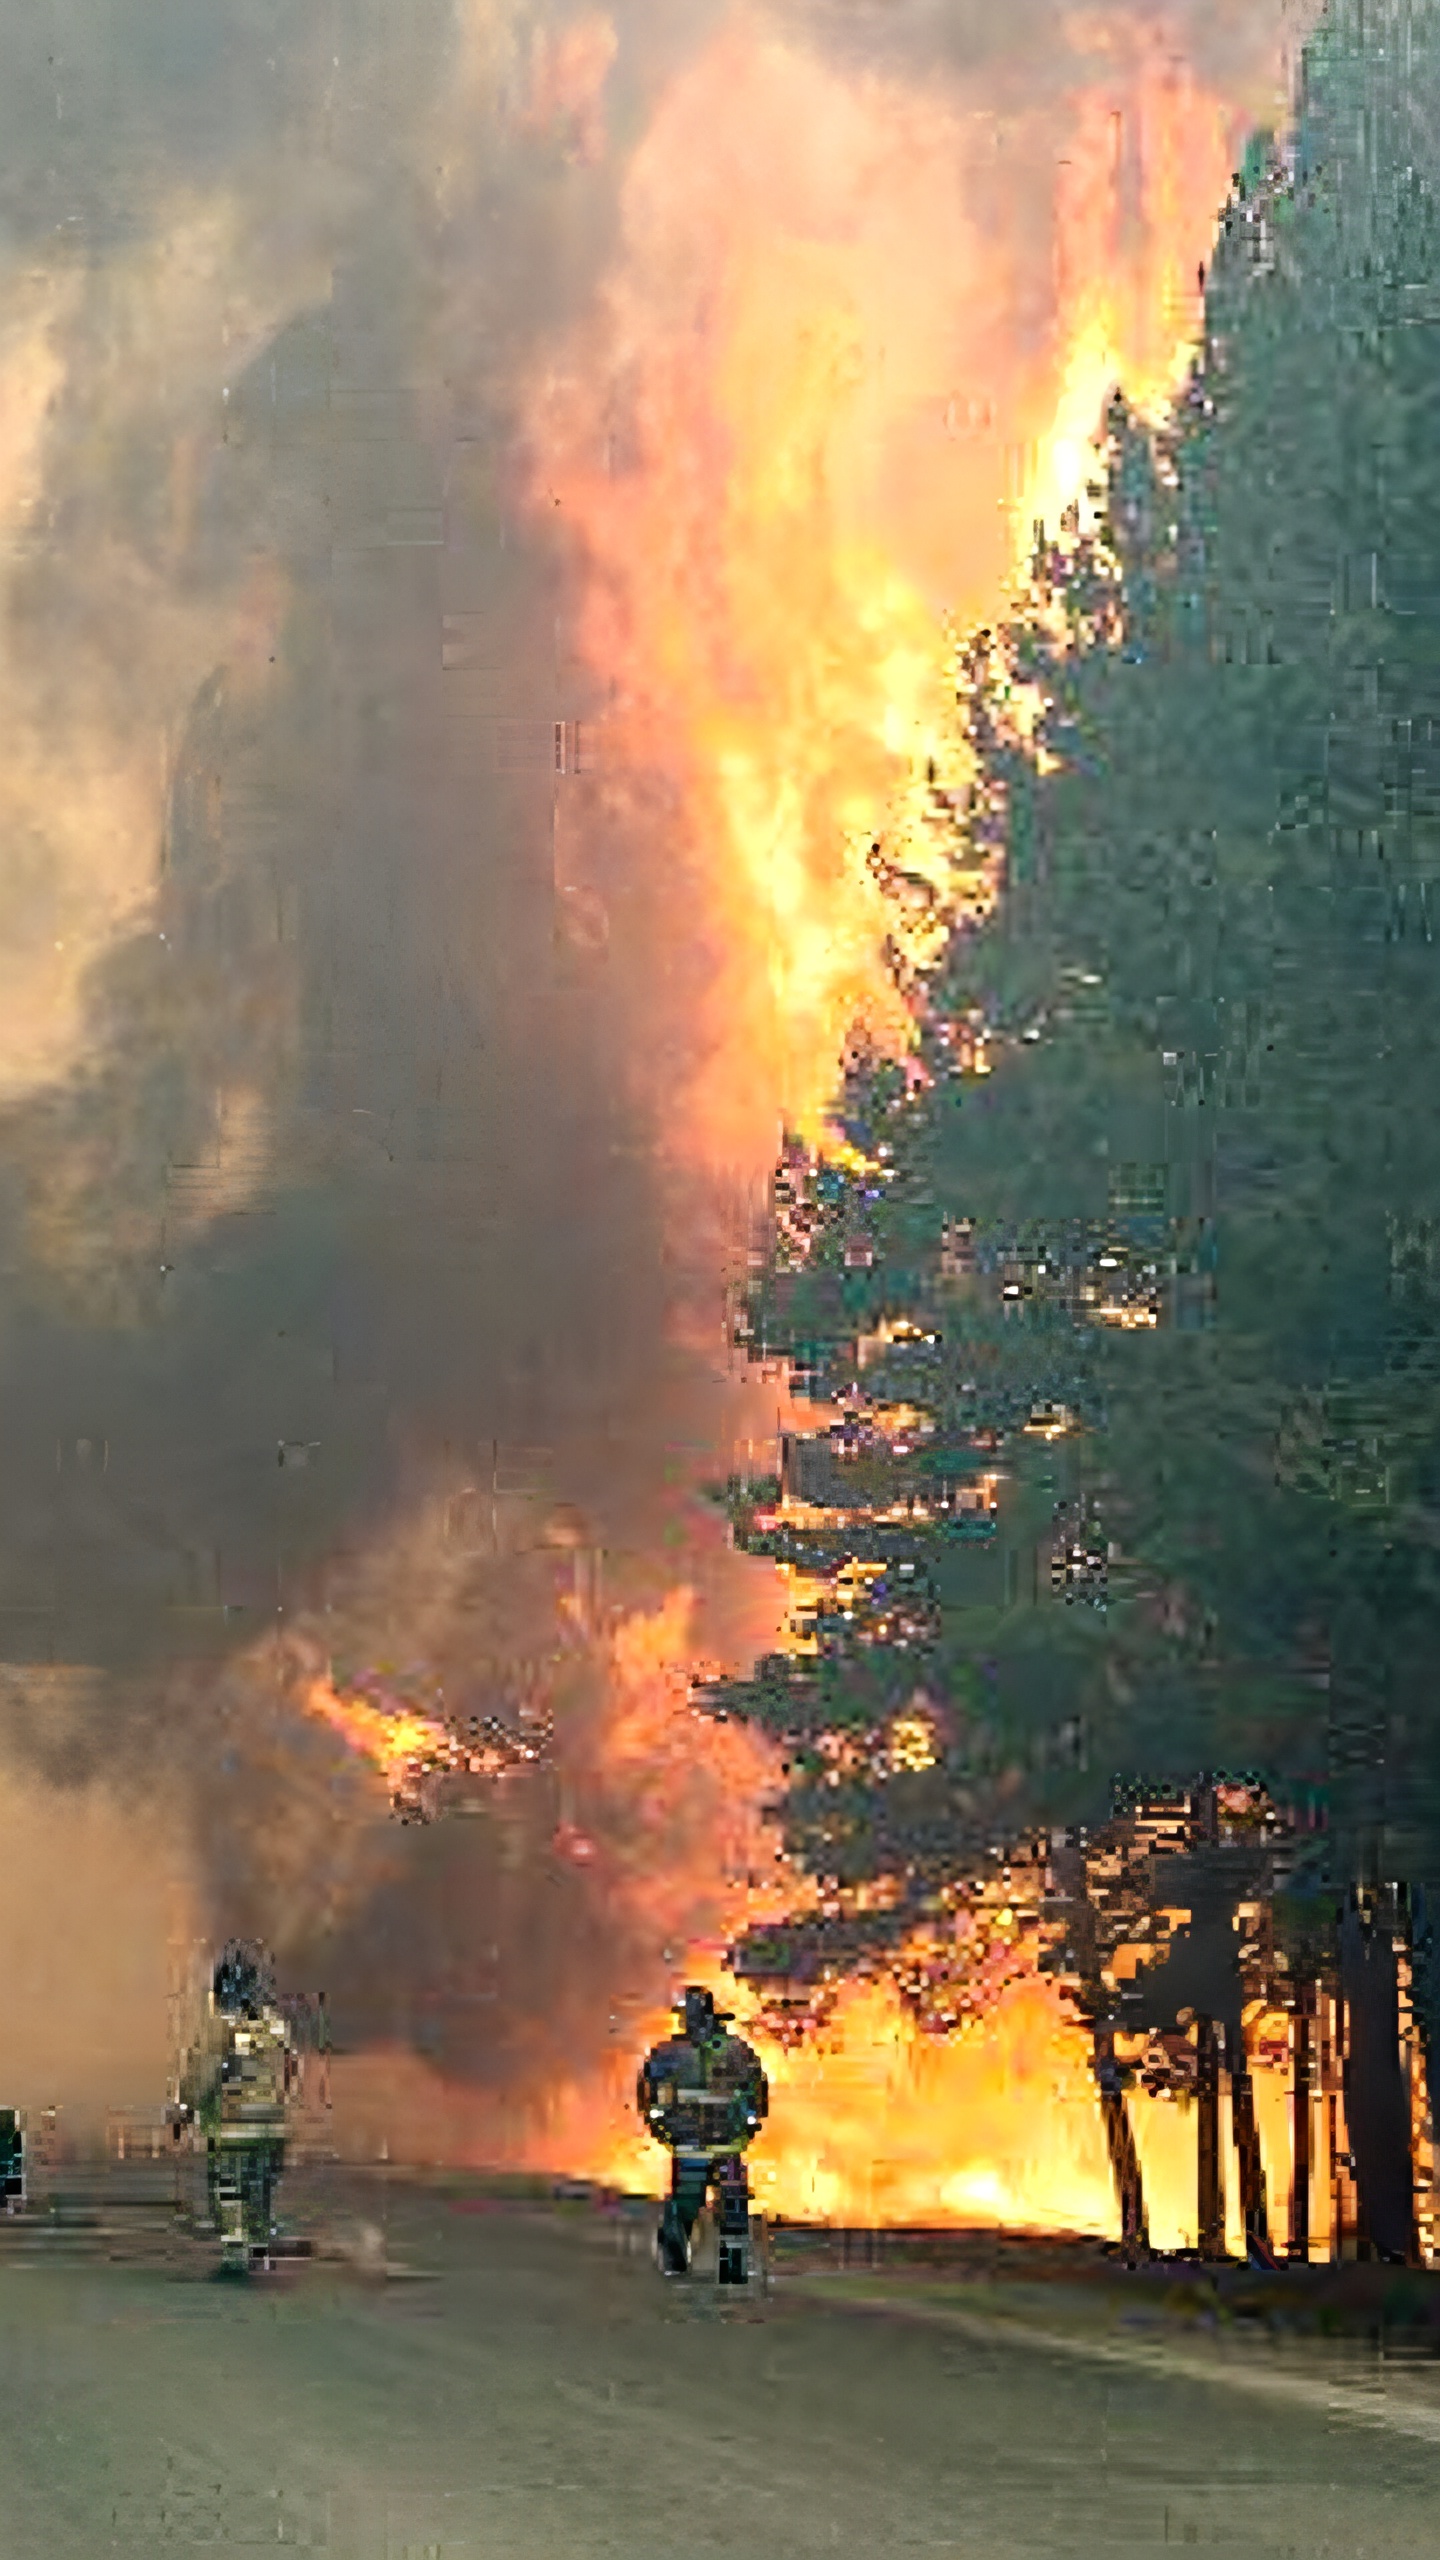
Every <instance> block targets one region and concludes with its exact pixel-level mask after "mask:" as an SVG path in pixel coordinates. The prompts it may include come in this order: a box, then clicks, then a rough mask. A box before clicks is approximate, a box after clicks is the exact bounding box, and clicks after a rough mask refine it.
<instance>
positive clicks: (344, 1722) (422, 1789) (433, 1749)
mask: <svg viewBox="0 0 1440 2560" xmlns="http://www.w3.org/2000/svg"><path fill="white" fill-rule="evenodd" d="M299 1697H300V1702H301V1704H302V1706H303V1707H304V1709H305V1711H306V1713H307V1714H308V1715H312V1716H314V1717H316V1718H317V1719H318V1720H319V1722H321V1723H322V1724H328V1725H329V1726H330V1727H331V1729H332V1731H333V1732H335V1733H338V1734H339V1736H340V1738H341V1740H342V1742H345V1743H347V1744H348V1745H349V1747H350V1749H351V1750H352V1751H354V1752H356V1753H358V1754H359V1756H360V1757H361V1758H362V1759H364V1760H368V1761H369V1763H370V1765H371V1767H372V1768H373V1769H375V1770H376V1771H377V1772H378V1773H379V1775H380V1777H381V1779H382V1780H383V1782H384V1784H385V1787H386V1789H387V1791H388V1794H389V1797H390V1801H391V1804H392V1805H393V1806H394V1808H395V1810H396V1811H397V1812H399V1813H404V1814H407V1815H411V1816H414V1815H419V1814H423V1813H424V1812H425V1811H426V1810H427V1792H426V1791H427V1785H428V1783H429V1782H431V1781H433V1780H434V1779H436V1778H439V1777H441V1776H443V1775H444V1774H446V1773H447V1772H456V1773H464V1774H465V1775H468V1776H473V1777H482V1778H499V1777H502V1776H503V1775H504V1774H505V1773H506V1771H507V1770H508V1769H510V1768H513V1767H514V1766H515V1765H516V1763H517V1761H519V1760H522V1759H530V1758H533V1757H534V1749H533V1746H532V1745H530V1744H528V1743H525V1742H522V1741H513V1740H501V1739H499V1738H497V1739H493V1740H491V1739H486V1740H485V1741H483V1742H468V1743H467V1742H465V1741H463V1740H462V1739H461V1737H460V1736H459V1735H458V1734H457V1733H454V1732H453V1731H452V1730H451V1728H450V1727H449V1726H448V1725H447V1724H444V1723H442V1721H441V1720H440V1718H439V1717H438V1716H429V1715H426V1714H424V1713H423V1712H422V1710H421V1709H420V1708H418V1707H411V1706H406V1705H404V1704H401V1703H400V1702H398V1701H397V1702H394V1703H385V1704H380V1703H377V1701H376V1700H375V1699H374V1698H370V1697H366V1696H365V1695H364V1694H363V1693H362V1692H360V1691H357V1690H350V1689H341V1688H337V1686H336V1684H335V1682H334V1680H333V1679H332V1678H331V1677H330V1676H329V1675H328V1674H320V1675H316V1676H314V1677H312V1678H310V1679H307V1680H305V1681H303V1682H302V1684H301V1686H300V1689H299Z"/></svg>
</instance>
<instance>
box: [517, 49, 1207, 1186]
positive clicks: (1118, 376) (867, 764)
mask: <svg viewBox="0 0 1440 2560" xmlns="http://www.w3.org/2000/svg"><path fill="white" fill-rule="evenodd" d="M1077 34H1078V35H1083V39H1084V44H1085V48H1086V55H1087V58H1088V60H1089V62H1090V63H1092V64H1094V65H1096V66H1097V67H1098V68H1099V69H1100V71H1101V74H1102V77H1101V78H1100V80H1099V81H1097V82H1094V83H1092V85H1090V86H1089V87H1086V88H1083V89H1081V90H1080V91H1079V92H1078V93H1077V94H1076V95H1075V96H1074V97H1073V99H1072V101H1071V111H1070V127H1069V139H1068V147H1067V149H1066V152H1065V156H1064V159H1063V161H1062V162H1061V165H1060V166H1059V168H1058V169H1057V172H1056V175H1055V179H1054V188H1053V230H1054V237H1055V242H1056V265H1057V270H1058V285H1059V296H1058V307H1057V308H1056V310H1055V312H1054V314H1053V320H1052V325H1051V328H1050V331H1049V333H1048V337H1047V338H1046V339H1044V340H1043V341H1042V342H1041V343H1039V344H1038V345H1037V346H1034V347H1030V348H1027V347H1026V346H1025V344H1024V341H1023V333H1022V331H1021V328H1020V326H1019V321H1018V314H1017V304H1018V302H1019V300H1020V297H1021V292H1022V284H1023V278H1022V277H1021V274H1020V271H1019V263H1017V261H1018V253H1012V252H1011V251H1009V250H1005V249H1001V248H1000V247H998V246H997V244H996V241H995V240H994V239H993V238H991V237H989V236H987V230H986V223H985V215H986V207H985V193H984V182H983V180H982V177H981V175H980V173H978V172H977V170H976V168H975V153H976V144H975V134H976V131H977V128H978V126H979V124H980V121H981V120H980V119H979V118H977V117H976V115H975V114H974V112H973V107H972V102H970V101H969V100H967V99H965V98H962V97H961V96H960V95H959V94H957V93H946V92H943V91H942V92H939V93H937V95H936V96H935V97H934V98H921V97H919V96H918V95H916V94H915V93H913V92H911V91H907V90H905V89H903V88H901V87H899V86H897V85H895V84H893V83H890V82H886V81H883V80H881V79H879V78H877V77H873V76H871V77H867V78H864V79H863V80H862V79H849V80H847V79H846V78H845V77H844V76H843V75H842V74H840V73H839V72H837V71H835V70H833V69H829V68H826V67H824V66H822V65H821V64H820V63H819V62H818V61H817V60H815V59H814V58H812V57H811V56H809V55H808V54H806V53H804V52H803V51H800V50H797V49H795V48H794V47H792V46H789V45H786V44H784V43H782V42H780V41H778V40H777V39H776V38H774V37H773V36H771V35H769V34H767V33H766V32H765V31H764V30H763V28H761V27H760V26H759V25H758V24H756V23H754V22H752V21H750V20H748V19H744V18H740V19H737V20H735V21H733V22H732V23H730V24H729V25H728V26H726V27H725V28H724V29H723V30H722V32H721V33H720V35H719V36H718V37H717V38H716V39H715V41H714V42H713V43H712V44H711V45H710V46H709V47H708V48H707V49H706V50H705V51H704V52H703V53H702V54H701V55H700V57H699V58H698V59H697V60H696V61H695V62H693V63H692V64H691V65H690V66H689V68H688V69H687V70H686V71H685V72H684V73H683V74H681V76H680V77H679V78H677V79H676V80H675V81H674V82H673V83H672V85H671V87H670V89H669V90H668V91H667V92H666V94H665V96H664V97H663V99H662V101H661V104H660V106H659V109H658V111H657V114H656V116H655V119H654V121H653V123H652V126H651V128H650V131H649V133H648V134H647V136H646V138H645V139H644V141H643V142H642V144H641V145H640V147H639V149H638V151H637V152H636V154H635V156H634V158H633V160H632V162H631V165H630V168H629V171H628V174H627V178H626V182H625V188H624V194H623V204H622V212H623V247H622V252H621V255H620V257H619V260H618V262H617V264H616V266H615V268H614V270H613V272H612V273H611V275H610V277H609V279H608V282H607V284H606V287H605V290H604V292H603V294H602V296H601V298H600V303H599V306H598V310H597V313H596V315H595V317H594V318H593V320H592V322H591V323H590V325H589V326H588V328H587V329H586V330H585V331H584V332H582V333H581V334H580V335H578V336H577V337H576V338H575V340H573V341H572V343H571V345H570V346H569V348H568V349H567V350H566V351H565V355H564V358H563V360H561V361H557V362H556V363H555V364H554V365H553V366H552V368H551V370H550V371H549V373H548V375H547V376H546V378H545V379H543V380H542V381H539V382H537V383H536V385H535V387H534V391H533V396H532V400H531V404H530V415H529V428H530V437H531V445H532V450H533V454H534V469H533V496H534V499H535V503H536V505H537V507H539V506H541V505H543V507H544V511H545V513H546V515H547V516H548V517H550V518H551V520H552V521H554V520H555V510H557V509H558V510H559V517H560V521H561V522H562V523H563V524H566V525H568V527H569V529H570V532H571V534H572V536H573V539H574V542H575V545H576V548H577V552H578V554H579V557H580V559H581V561H582V563H583V569H584V576H583V591H582V595H581V601H580V606H579V615H578V631H577V640H578V649H579V655H580V657H581V659H582V661H583V662H584V663H586V664H587V665H588V666H589V667H590V669H591V670H592V671H593V674H594V676H595V677H596V678H597V679H598V680H599V682H600V683H602V684H603V685H604V687H605V688H606V690H607V697H608V699H607V707H606V710H605V712H604V714H603V716H602V717H601V719H600V722H599V725H598V728H593V729H592V730H591V732H590V742H589V746H588V749H587V750H585V751H582V755H581V760H580V761H581V767H582V775H583V770H584V768H585V767H586V766H587V764H588V767H589V769H590V771H591V773H592V774H595V775H596V777H597V781H598V785H599V789H600V792H601V795H602V798H603V797H604V795H605V794H606V793H607V792H608V794H609V795H610V799H611V801H612V803H613V802H614V801H615V800H616V799H617V798H618V800H619V801H620V802H621V804H623V803H624V801H625V796H626V792H627V788H628V789H629V791H630V802H631V805H630V811H629V815H630V821H631V826H632V828H633V827H634V826H636V825H639V824H641V823H642V821H641V818H640V815H639V794H638V791H637V790H636V787H635V786H636V782H637V778H638V777H639V776H641V775H643V774H645V773H649V774H650V775H652V776H653V775H656V774H660V775H663V776H666V777H668V779H669V782H670V784H671V785H672V788H673V790H674V791H676V792H678V795H679V800H680V820H679V823H678V826H673V827H671V826H669V825H668V822H667V844H666V864H667V868H668V870H669V872H670V873H671V874H673V875H674V876H675V878H676V880H677V894H678V895H679V896H681V897H683V898H684V900H685V902H686V904H685V909H684V912H683V914H682V916H681V918H680V920H679V923H678V932H679V934H680V935H681V936H682V937H685V938H687V939H688V941H689V942H691V943H693V942H694V941H695V939H696V938H697V934H698V935H699V936H707V935H708V938H709V941H710V943H711V946H712V947H711V949H710V950H709V952H708V954H707V959H706V967H707V969H708V971H709V985H708V989H707V990H706V991H704V992H703V993H702V1000H701V1007H700V1014H701V1020H700V1028H699V1032H698V1035H696V1036H695V1038H694V1044H693V1045H694V1055H693V1056H692V1058H691V1061H690V1065H689V1069H688V1074H687V1075H686V1076H685V1077H684V1078H682V1081H684V1082H686V1084H687V1087H688V1089H687V1090H686V1091H684V1092H682V1093H681V1094H680V1095H678V1096H677V1095H676V1094H675V1093H674V1092H673V1090H672V1091H668V1092H667V1093H666V1095H665V1098H664V1108H665V1116H666V1120H667V1136H668V1141H669V1143H670V1144H671V1145H672V1146H673V1147H676V1148H678V1150H679V1151H680V1153H681V1154H682V1155H683V1156H686V1157H688V1158H690V1159H691V1160H693V1159H694V1158H696V1157H698V1158H699V1160H700V1161H701V1162H702V1163H704V1164H706V1165H707V1166H710V1167H713V1168H717V1169H725V1170H727V1171H728V1170H731V1169H734V1168H739V1169H741V1170H744V1171H747V1172H750V1173H764V1172H768V1170H769V1168H770V1166H771V1164H772V1163H773V1161H774V1154H775V1142H776V1135H777V1129H778V1125H779V1123H780V1122H781V1121H782V1120H783V1121H784V1122H785V1123H786V1124H787V1125H789V1126H790V1127H792V1128H795V1129H798V1130H800V1131H801V1132H802V1133H803V1134H806V1135H809V1136H812V1137H814V1136H817V1135H820V1134H822V1132H823V1126H824V1110H825V1105H826V1102H827V1099H828V1097H829V1094H830V1091H831V1089H832V1087H833V1082H834V1077H835V1072H836V1066H837V1061H838V1058H839V1056H840V1053H841V1050H842V1048H843V1046H844V1043H845V1042H846V1040H847V1039H848V1038H849V1036H850V1034H851V1032H852V1030H853V1029H854V1027H855V1026H856V1025H857V1024H863V1025H864V1026H865V1027H866V1028H867V1029H868V1031H869V1032H870V1034H871V1036H872V1037H874V1038H876V1039H877V1040H879V1041H880V1042H881V1043H882V1044H884V1045H885V1046H886V1047H888V1048H890V1049H891V1050H892V1051H896V1052H899V1051H903V1049H904V1048H905V1046H906V1044H907V1042H908V1040H909V1037H910V1029H911V1025H910V1015H909V1011H908V1008H907V1004H906V1002H905V1000H904V996H903V992H902V988H901V986H897V983H896V972H895V967H894V965H893V964H892V961H890V960H887V956H886V955H887V952H889V953H890V954H892V955H894V957H895V958H897V959H898V962H899V972H900V978H901V981H902V984H903V979H904V975H905V972H906V971H907V970H908V969H913V968H914V967H915V966H918V965H923V962H924V960H925V958H926V957H927V956H928V955H929V954H930V953H931V952H933V951H934V950H935V949H936V948H937V947H938V944H939V941H940V939H941V938H942V937H943V933H944V930H945V928H946V926H947V925H948V923H949V921H950V920H951V919H952V918H953V917H954V916H955V915H956V914H963V913H966V912H973V911H976V910H983V909H984V908H985V906H986V905H987V904H988V903H989V902H990V901H991V899H992V898H993V894H994V887H995V883H994V880H993V877H992V875H991V874H990V872H989V871H988V870H987V869H986V868H985V867H984V866H983V865H981V864H978V863H977V862H976V860H975V858H974V856H973V854H972V853H971V852H970V850H969V849H968V847H967V842H966V836H965V799H966V787H967V783H968V779H969V775H968V769H967V762H966V758H965V755H964V752H963V749H962V747H961V744H960V741H959V739H958V736H957V730H956V722H955V719H954V716H953V693H954V688H953V682H952V679H951V660H952V654H953V652H952V635H953V631H954V630H955V629H956V628H966V627H970V626H973V625H974V624H976V623H978V622H980V621H982V620H990V619H992V618H993V617H994V616H995V615H996V614H997V613H998V612H999V611H1001V610H1002V609H1003V607H1004V605H1005V602H1006V598H1007V595H1008V593H1009V592H1010V591H1011V589H1012V586H1013V583H1014V580H1015V577H1016V573H1017V566H1018V565H1021V564H1023V561H1024V559H1025V557H1026V556H1027V555H1028V549H1029V543H1030V537H1031V531H1032V525H1033V521H1034V518H1035V517H1036V515H1037V514H1042V515H1044V516H1046V517H1047V518H1050V519H1053V518H1055V517H1057V516H1058V514H1059V512H1060V510H1061V508H1062V507H1063V506H1064V505H1065V504H1066V503H1067V502H1068V500H1069V499H1070V498H1071V497H1073V496H1075V495H1076V494H1077V492H1078V491H1079V490H1080V489H1081V488H1082V486H1083V484H1084V482H1085V480H1086V478H1087V476H1088V475H1089V473H1090V471H1091V469H1092V468H1093V453H1092V448H1091V439H1092V438H1093V436H1094V435H1095V432H1096V430H1097V427H1098V425H1099V419H1100V411H1101V407H1102V404H1103V400H1104V397H1105V394H1106V392H1107V390H1108V389H1109V388H1110V387H1111V386H1112V385H1113V384H1115V383H1116V382H1117V381H1119V382H1122V383H1123V384H1124V385H1125V387H1126V388H1127V390H1128V391H1129V393H1130V394H1131V396H1132V397H1133V398H1134V399H1135V401H1136V402H1137V404H1138V405H1140V406H1141V407H1143V408H1146V409H1152V410H1153V409H1154V408H1155V406H1156V405H1157V404H1158V403H1160V402H1161V401H1163V399H1164V397H1165V396H1166V395H1167V394H1168V392H1169V391H1170V390H1171V389H1172V388H1173V386H1174V384H1175V382H1176V379H1177V376H1178V374H1179V372H1180V371H1181V369H1182V367H1183V363H1184V360H1185V357H1186V354H1187V353H1188V349H1189V347H1190V344H1191V342H1192V340H1193V337H1194V334H1195V331H1196V327H1197V323H1198V317H1199V294H1198V286H1197V282H1196V277H1197V269H1198V266H1199V263H1200V261H1201V260H1202V259H1203V258H1204V256H1205V255H1206V253H1207V251H1208V248H1209V245H1210V242H1211V239H1212V237H1213V232H1214V226H1215V220H1216V215H1217V212H1218V208H1219V206H1220V204H1221V201H1222V199H1223V196H1224V192H1225V187H1226V183H1227V178H1228V172H1229V169H1230V166H1231V165H1232V163H1231V148H1230V146H1231V142H1232V140H1233V130H1232V129H1233V124H1234V118H1233V116H1232V115H1231V114H1230V113H1229V112H1228V111H1227V109H1226V107H1225V105H1224V104H1223V102H1222V101H1220V100H1219V99H1217V98H1215V97H1213V96H1211V95H1210V94H1208V93H1207V92H1206V91H1204V90H1203V89H1202V88H1201V87H1200V86H1199V84H1198V83H1197V81H1196V80H1195V79H1194V77H1193V75H1192V74H1191V73H1190V72H1189V71H1188V69H1187V68H1186V67H1185V66H1184V64H1183V63H1180V62H1177V61H1175V60H1173V59H1171V58H1169V57H1167V56H1166V54H1165V53H1164V52H1163V50H1162V48H1161V45H1160V41H1159V39H1158V37H1156V36H1155V35H1153V34H1152V35H1150V36H1148V37H1146V36H1145V35H1143V34H1141V33H1137V32H1136V31H1134V30H1130V31H1128V32H1125V31H1122V32H1121V33H1118V34H1112V33H1110V32H1108V31H1107V30H1106V28H1105V27H1104V26H1103V25H1101V26H1099V27H1098V28H1096V27H1087V28H1084V29H1080V28H1079V22H1078V21H1077ZM1019 131H1020V135H1021V152H1022V156H1024V155H1025V154H1027V153H1028V155H1029V157H1030V158H1031V159H1032V160H1033V161H1035V162H1036V163H1038V164H1039V165H1040V166H1042V167H1043V152H1044V145H1045V139H1046V134H1047V132H1048V128H1047V127H1046V126H1045V125H1044V120H1043V119H1041V118H1039V117H1032V118H1031V119H1030V120H1029V124H1028V126H1027V124H1026V120H1025V119H1023V118H1022V119H1021V120H1020V126H1019ZM595 788H596V784H595V783H594V782H592V783H591V784H589V785H587V784H586V783H585V782H584V780H583V778H582V780H581V781H580V783H579V784H578V785H575V786H572V787H571V789H570V792H569V794H568V796H562V802H561V807H560V810H559V812H558V815H557V863H558V865H559V868H560V870H561V872H562V873H564V874H566V875H569V876H567V877H566V879H565V881H564V885H565V886H566V887H567V888H568V889H569V891H570V892H571V893H572V896H574V897H577V898H580V899H582V900H583V899H584V898H585V897H587V896H589V895H591V894H593V892H594V889H595V884H594V883H593V881H592V882H590V883H589V884H587V882H586V880H585V878H584V877H583V875H584V873H585V869H586V863H587V859H588V855H587V847H588V846H589V844H590V842H591V840H592V839H593V837H594V835H595V832H596V831H595V829H594V826H593V824H592V819H593V814H594V792H595ZM587 793H588V794H589V796H588V797H587ZM697 900H698V914H699V922H698V926H697V920H696V902H697ZM673 930H674V929H673V928H672V931H673Z"/></svg>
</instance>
